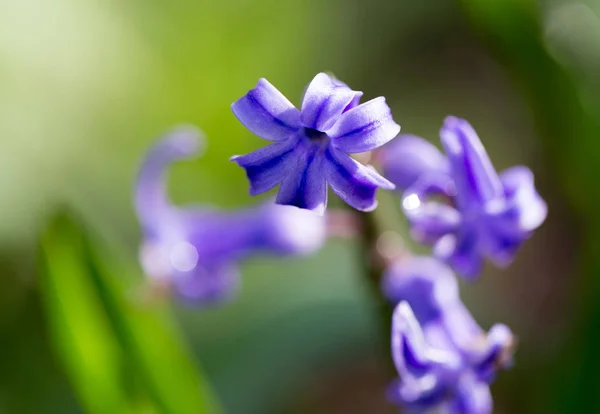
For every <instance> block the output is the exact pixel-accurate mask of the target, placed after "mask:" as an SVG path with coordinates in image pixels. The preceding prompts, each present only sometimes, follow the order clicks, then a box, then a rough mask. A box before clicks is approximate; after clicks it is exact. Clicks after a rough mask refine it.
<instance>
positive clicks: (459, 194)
mask: <svg viewBox="0 0 600 414" xmlns="http://www.w3.org/2000/svg"><path fill="white" fill-rule="evenodd" d="M440 137H441V141H442V145H443V147H444V149H445V152H446V157H444V156H443V155H442V154H441V153H440V152H439V151H438V150H437V149H436V148H435V147H434V146H433V145H432V144H430V143H429V142H427V141H425V140H424V139H422V138H418V137H414V136H406V137H403V136H401V137H399V138H398V139H397V140H395V141H394V142H393V143H391V144H390V145H389V147H387V148H385V149H384V153H383V154H382V155H381V160H382V163H383V165H384V171H385V172H386V174H388V176H389V177H390V179H391V180H392V181H393V182H394V183H395V184H396V185H397V186H398V187H399V188H400V189H404V190H405V191H404V194H403V200H402V206H403V209H404V212H405V214H406V215H407V217H408V220H409V222H410V224H411V229H412V234H413V236H414V237H415V238H416V239H417V240H419V241H422V242H425V243H430V244H433V245H434V253H435V254H436V256H438V257H440V258H442V259H444V260H446V261H447V262H448V263H450V264H452V265H453V266H454V268H455V269H456V270H457V271H458V272H460V273H461V274H463V275H464V276H466V277H469V278H474V277H476V276H478V275H479V273H480V271H481V267H482V263H483V258H484V257H488V258H489V259H491V260H492V261H493V262H494V263H496V264H497V265H499V266H506V265H508V264H509V263H510V262H511V261H512V259H513V257H514V255H515V254H516V252H517V250H518V249H519V247H520V246H521V244H522V243H523V242H524V241H525V240H526V239H527V238H529V237H530V236H531V234H532V232H533V231H534V230H535V229H536V228H538V227H539V226H540V225H541V224H542V223H543V222H544V220H545V218H546V214H547V206H546V203H545V202H544V200H542V198H541V197H540V195H539V194H538V193H537V191H536V189H535V186H534V182H533V173H532V172H531V170H530V169H529V168H527V167H524V166H517V167H512V168H509V169H508V170H506V171H504V172H502V173H501V174H499V175H498V173H497V172H496V170H495V169H494V167H493V165H492V163H491V161H490V159H489V157H488V155H487V153H486V151H485V148H484V147H483V145H482V144H481V141H480V140H479V137H478V136H477V133H476V132H475V130H474V129H473V127H472V126H471V125H470V124H469V123H468V122H467V121H465V120H463V119H460V118H456V117H453V116H450V117H448V118H446V120H445V122H444V125H443V127H442V129H441V131H440ZM406 160H410V162H406ZM435 196H442V198H444V199H446V200H447V201H448V202H440V201H439V199H438V200H434V199H432V198H433V197H435Z"/></svg>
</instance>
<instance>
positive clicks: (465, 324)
mask: <svg viewBox="0 0 600 414" xmlns="http://www.w3.org/2000/svg"><path fill="white" fill-rule="evenodd" d="M382 283H383V291H384V293H385V294H386V296H387V297H388V299H390V300H391V301H392V302H394V303H399V304H398V305H397V306H396V309H395V311H394V316H393V321H392V354H393V359H394V363H395V365H396V369H397V370H398V373H399V374H400V379H399V380H397V381H395V382H394V383H393V384H392V385H391V386H390V388H389V391H388V394H389V398H390V400H391V401H393V402H394V403H397V404H402V405H404V406H405V407H406V408H407V410H408V412H410V413H423V412H429V410H433V409H438V410H440V412H444V413H455V414H459V413H460V414H489V413H491V412H492V398H491V394H490V389H489V384H490V383H491V382H492V381H493V380H494V377H495V374H496V372H497V370H498V369H501V368H508V367H509V366H510V365H511V364H512V351H513V347H514V338H513V335H512V333H511V331H510V329H509V328H508V327H507V326H505V325H502V324H497V325H494V326H493V327H492V328H491V329H490V331H489V332H488V333H487V334H486V333H485V332H484V331H483V330H482V329H481V328H480V327H479V325H478V324H477V322H475V320H474V319H473V317H472V316H471V314H470V313H469V311H468V310H467V309H466V308H465V306H464V304H463V303H462V302H461V300H460V297H459V294H458V283H457V280H456V277H455V276H454V274H453V273H452V270H451V269H450V268H449V267H448V266H446V265H445V264H443V263H442V262H439V261H438V260H436V259H434V258H430V257H416V258H413V259H411V260H410V261H408V262H400V263H397V264H394V265H392V266H391V267H390V268H389V269H388V270H387V272H386V274H385V275H384V279H383V282H382ZM436 412H437V411H436Z"/></svg>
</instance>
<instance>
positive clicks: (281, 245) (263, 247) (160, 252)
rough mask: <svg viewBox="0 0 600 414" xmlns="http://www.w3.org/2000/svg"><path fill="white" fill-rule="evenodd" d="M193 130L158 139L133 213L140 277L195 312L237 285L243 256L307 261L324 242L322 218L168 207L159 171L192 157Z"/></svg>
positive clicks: (274, 209)
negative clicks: (302, 257) (138, 238)
mask: <svg viewBox="0 0 600 414" xmlns="http://www.w3.org/2000/svg"><path fill="white" fill-rule="evenodd" d="M200 144H201V139H200V135H199V131H197V130H196V129H193V128H191V127H180V128H177V129H174V130H173V131H171V132H170V133H168V134H167V136H166V137H164V138H163V139H161V140H159V141H158V142H157V143H156V144H155V145H154V146H153V147H152V148H151V149H150V151H149V152H148V155H147V156H146V158H145V159H144V161H143V163H142V166H141V169H140V172H139V175H138V180H137V184H136V189H135V206H136V211H137V215H138V218H139V220H140V222H141V225H142V229H143V233H144V240H143V243H142V246H141V249H140V260H141V264H142V267H143V268H144V271H145V272H146V274H147V275H148V276H149V277H150V278H152V279H153V280H155V281H156V282H157V283H163V284H167V285H169V286H171V287H172V288H173V289H174V290H175V292H176V293H177V294H178V295H179V296H180V297H181V298H183V299H186V300H188V301H190V302H192V303H196V304H200V305H208V304H215V303H220V302H222V301H224V300H226V299H227V298H230V297H231V296H232V295H233V294H234V293H235V292H236V290H237V287H238V285H239V274H238V268H237V262H238V261H239V260H241V259H243V258H245V257H247V256H248V255H250V254H255V253H274V254H280V255H286V254H307V253H311V252H313V251H315V250H317V249H318V248H320V247H321V246H322V244H323V243H324V240H325V237H326V235H325V221H324V218H323V217H321V216H319V215H317V214H314V213H313V212H310V211H306V210H301V209H298V208H296V207H291V206H279V205H276V204H274V203H273V202H268V203H265V204H263V205H261V206H258V207H255V208H250V209H243V210H238V211H220V210H216V209H213V208H210V207H185V208H184V207H179V206H175V205H173V204H172V203H171V202H170V200H169V197H168V196H167V193H166V189H165V185H164V173H165V170H166V168H167V167H168V166H169V165H170V164H171V163H172V162H174V161H176V160H178V159H182V158H186V157H189V156H191V155H192V154H194V153H196V152H197V151H198V150H199V147H200Z"/></svg>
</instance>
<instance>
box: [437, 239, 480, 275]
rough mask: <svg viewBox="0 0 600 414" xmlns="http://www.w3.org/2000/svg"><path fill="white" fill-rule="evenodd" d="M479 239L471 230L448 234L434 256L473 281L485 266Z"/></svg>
mask: <svg viewBox="0 0 600 414" xmlns="http://www.w3.org/2000/svg"><path fill="white" fill-rule="evenodd" d="M477 239H478V238H477V233H476V232H475V231H474V230H472V229H469V228H464V229H461V230H460V231H459V232H458V233H457V234H447V235H445V236H444V237H442V238H441V239H439V240H438V241H437V243H436V244H435V246H434V249H433V251H434V255H435V256H436V257H439V258H440V259H442V260H444V261H445V262H446V263H448V264H450V265H451V266H452V267H453V268H454V269H456V271H457V272H458V273H460V274H462V275H463V276H465V277H466V278H467V279H471V280H473V279H475V278H476V277H478V276H479V274H480V273H481V268H482V266H483V258H482V257H481V254H480V253H479V251H478V246H477Z"/></svg>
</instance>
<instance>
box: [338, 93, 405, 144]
mask: <svg viewBox="0 0 600 414" xmlns="http://www.w3.org/2000/svg"><path fill="white" fill-rule="evenodd" d="M398 132H400V125H398V124H397V123H396V122H395V121H394V119H393V118H392V112H391V111H390V108H389V106H388V105H387V104H386V102H385V98H384V97H379V98H375V99H373V100H370V101H368V102H365V103H363V104H361V105H358V106H357V107H356V108H353V109H351V110H349V111H348V112H345V113H344V114H343V115H342V116H341V117H340V118H339V120H338V121H337V122H336V123H335V124H334V125H333V126H332V127H331V128H330V129H329V130H328V131H327V135H329V136H330V137H331V140H332V144H333V146H334V147H335V148H337V149H339V150H340V151H343V152H345V153H351V154H353V153H358V152H366V151H371V150H372V149H375V148H378V147H380V146H382V145H383V144H386V143H387V142H389V141H390V140H391V139H392V138H394V137H395V136H396V135H398Z"/></svg>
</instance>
